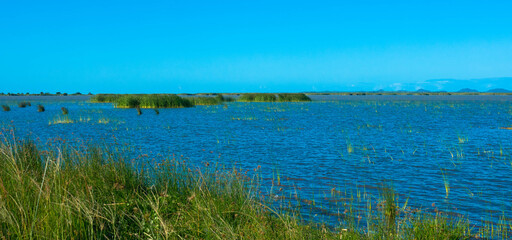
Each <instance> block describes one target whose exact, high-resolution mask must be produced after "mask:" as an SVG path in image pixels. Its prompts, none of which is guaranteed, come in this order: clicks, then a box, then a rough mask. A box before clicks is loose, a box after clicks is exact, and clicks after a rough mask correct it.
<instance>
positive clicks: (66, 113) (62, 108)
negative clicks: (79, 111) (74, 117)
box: [60, 107, 69, 115]
mask: <svg viewBox="0 0 512 240" xmlns="http://www.w3.org/2000/svg"><path fill="white" fill-rule="evenodd" d="M60 109H61V110H62V114H64V115H68V113H69V112H68V109H67V108H65V107H61V108H60Z"/></svg>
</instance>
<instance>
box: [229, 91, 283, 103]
mask: <svg viewBox="0 0 512 240" xmlns="http://www.w3.org/2000/svg"><path fill="white" fill-rule="evenodd" d="M238 101H240V102H275V101H277V97H276V95H275V94H272V93H244V94H242V95H241V96H240V97H239V98H238Z"/></svg>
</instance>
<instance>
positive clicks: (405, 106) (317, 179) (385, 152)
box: [0, 96, 512, 223]
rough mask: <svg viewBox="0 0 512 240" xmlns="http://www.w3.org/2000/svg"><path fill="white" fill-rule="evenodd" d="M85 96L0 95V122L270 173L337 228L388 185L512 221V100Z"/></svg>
mask: <svg viewBox="0 0 512 240" xmlns="http://www.w3.org/2000/svg"><path fill="white" fill-rule="evenodd" d="M63 99H64V100H67V101H62V100H63ZM86 99H87V97H86V96H81V97H50V98H48V97H35V98H23V97H0V104H9V105H10V107H11V111H10V112H0V122H1V124H2V127H3V128H10V127H14V128H15V129H16V134H17V136H18V137H24V136H26V135H30V136H31V137H32V138H33V139H38V141H39V142H40V143H42V144H45V143H47V142H50V141H52V139H55V138H59V139H61V138H62V139H67V140H68V141H80V142H96V143H97V142H99V143H102V144H103V143H108V144H111V143H117V144H121V145H128V146H131V147H132V149H133V151H134V153H133V154H134V156H138V154H139V153H144V154H148V158H152V157H156V156H160V155H164V156H166V155H172V154H175V155H176V156H183V158H184V159H187V161H189V162H191V163H192V164H197V165H198V166H199V165H203V163H205V162H219V163H222V164H225V165H228V166H232V165H236V166H237V167H238V168H241V169H242V170H243V171H246V170H248V171H253V169H255V168H257V166H261V170H260V171H261V174H262V177H263V178H262V184H263V185H262V189H263V191H264V192H265V193H264V194H266V195H268V196H269V197H271V198H275V200H282V199H293V201H292V202H294V204H300V205H305V206H308V207H305V208H303V214H304V215H305V216H309V217H310V218H313V219H316V220H327V221H331V222H332V223H335V222H336V221H337V220H338V219H339V218H340V216H342V215H343V213H344V212H345V211H346V209H344V205H343V204H342V203H343V202H344V201H347V199H356V200H357V199H366V200H367V201H370V202H371V201H375V199H374V198H372V196H377V195H378V193H379V186H381V184H382V183H383V182H386V183H392V184H393V186H394V188H395V191H396V192H397V193H399V198H400V200H401V201H405V200H406V199H408V206H413V207H416V208H418V207H421V208H423V209H426V210H428V209H433V208H434V207H433V206H435V208H439V209H442V210H444V211H447V212H449V213H450V214H463V215H467V216H468V217H469V218H470V219H471V220H472V221H475V222H479V221H481V220H489V219H490V220H493V221H496V219H497V217H499V216H511V215H512V203H511V201H510V200H509V198H510V196H512V174H511V173H512V159H511V156H510V153H511V151H512V149H511V147H512V143H511V141H510V139H511V138H510V136H511V134H512V130H508V129H506V128H507V127H511V126H512V104H511V102H510V100H512V97H510V96H312V99H313V100H315V101H313V102H310V103H236V102H234V103H227V104H226V106H224V105H219V106H198V107H195V108H183V109H160V114H159V115H157V114H155V112H154V111H152V110H149V109H143V110H142V111H143V114H142V115H140V116H138V115H137V112H136V110H135V109H115V108H113V107H112V105H111V104H91V103H87V102H86V101H85V100H86ZM18 101H31V102H32V106H31V107H26V108H18V107H17V102H18ZM37 104H43V105H44V106H45V108H46V111H45V112H41V113H39V112H37V107H35V106H37ZM61 107H66V108H67V109H69V115H67V116H63V115H62V114H61ZM271 191H272V192H271ZM356 202H357V201H356ZM362 202H363V203H361V205H360V207H361V208H364V207H365V206H364V201H362ZM355 205H357V203H356V204H355Z"/></svg>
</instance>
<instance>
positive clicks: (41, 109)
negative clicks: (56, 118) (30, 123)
mask: <svg viewBox="0 0 512 240" xmlns="http://www.w3.org/2000/svg"><path fill="white" fill-rule="evenodd" d="M44 110H45V109H44V106H43V105H41V104H39V105H37V111H38V112H44Z"/></svg>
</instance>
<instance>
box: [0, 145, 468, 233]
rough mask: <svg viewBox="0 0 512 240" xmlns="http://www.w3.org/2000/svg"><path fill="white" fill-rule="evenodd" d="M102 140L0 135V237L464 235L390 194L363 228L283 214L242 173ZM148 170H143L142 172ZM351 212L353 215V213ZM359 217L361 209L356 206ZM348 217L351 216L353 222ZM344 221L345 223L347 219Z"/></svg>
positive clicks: (463, 226)
mask: <svg viewBox="0 0 512 240" xmlns="http://www.w3.org/2000/svg"><path fill="white" fill-rule="evenodd" d="M123 155H124V154H123V152H118V151H112V150H109V149H106V148H102V147H94V146H89V147H78V148H72V147H70V146H67V145H63V146H62V147H61V148H60V149H53V150H49V151H48V150H45V151H42V150H39V149H38V147H37V146H36V145H35V144H34V143H33V142H31V141H18V140H9V138H4V139H2V140H0V168H1V169H2V171H0V194H1V195H0V196H1V198H0V234H1V236H4V238H7V239H96V238H99V239H182V238H186V239H340V238H342V239H395V238H396V239H466V238H469V236H471V229H470V227H469V224H468V223H467V222H466V221H465V220H464V219H450V218H448V217H446V216H444V215H442V214H440V213H437V214H434V215H432V214H426V213H421V211H419V212H414V211H407V210H405V206H403V209H402V208H401V207H400V206H398V203H397V201H396V199H395V196H396V195H395V193H394V192H393V191H392V190H389V191H385V192H383V196H382V198H380V199H381V201H380V203H379V204H380V206H381V207H380V208H379V211H378V212H377V213H373V214H374V215H372V216H367V218H368V219H369V220H368V222H367V224H365V225H366V226H365V227H364V228H356V227H355V225H352V224H350V223H347V225H341V226H338V227H336V228H326V227H324V225H322V224H308V223H304V222H301V221H300V216H299V215H295V214H294V215H292V213H281V212H278V211H276V210H274V209H273V208H272V204H271V203H268V202H265V201H264V200H262V198H260V197H259V196H258V195H257V194H256V192H257V191H256V189H257V181H256V182H255V181H253V180H254V178H253V179H250V178H247V177H246V176H243V175H241V174H240V173H239V172H237V171H236V170H233V171H226V170H224V171H220V172H218V171H217V170H219V169H213V170H212V169H210V168H206V169H203V170H193V169H190V168H189V166H187V165H186V164H185V163H183V162H182V161H180V160H178V159H174V158H170V159H163V160H161V161H159V162H157V163H154V164H153V165H154V167H152V168H135V167H134V166H133V165H132V163H131V162H130V161H129V160H128V158H126V157H123ZM141 169H144V170H141ZM351 213H352V211H350V212H349V213H347V214H346V217H347V219H351V218H353V217H355V216H356V215H355V213H354V215H353V216H352V215H351ZM358 214H360V213H358ZM347 222H350V221H347ZM344 224H345V223H344Z"/></svg>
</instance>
